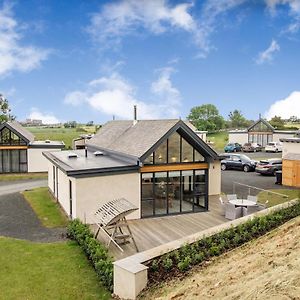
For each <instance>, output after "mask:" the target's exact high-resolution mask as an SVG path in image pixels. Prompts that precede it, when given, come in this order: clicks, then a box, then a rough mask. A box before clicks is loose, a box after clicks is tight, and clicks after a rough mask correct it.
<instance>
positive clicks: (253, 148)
mask: <svg viewBox="0 0 300 300" xmlns="http://www.w3.org/2000/svg"><path fill="white" fill-rule="evenodd" d="M243 151H244V152H258V151H262V146H261V145H260V144H257V143H246V144H244V146H243Z"/></svg>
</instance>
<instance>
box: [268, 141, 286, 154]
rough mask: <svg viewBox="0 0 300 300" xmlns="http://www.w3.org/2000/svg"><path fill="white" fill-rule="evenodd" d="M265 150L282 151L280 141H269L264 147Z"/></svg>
mask: <svg viewBox="0 0 300 300" xmlns="http://www.w3.org/2000/svg"><path fill="white" fill-rule="evenodd" d="M265 151H266V152H282V143H280V142H270V143H268V144H267V145H266V147H265Z"/></svg>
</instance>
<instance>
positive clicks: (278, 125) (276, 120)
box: [269, 116, 285, 129]
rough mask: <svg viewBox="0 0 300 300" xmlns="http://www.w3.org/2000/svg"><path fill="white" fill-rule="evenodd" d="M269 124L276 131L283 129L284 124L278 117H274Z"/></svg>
mask: <svg viewBox="0 0 300 300" xmlns="http://www.w3.org/2000/svg"><path fill="white" fill-rule="evenodd" d="M269 123H270V124H271V125H272V126H273V127H274V128H276V129H284V125H285V122H284V120H282V118H281V117H280V116H274V117H273V118H272V119H271V120H270V121H269Z"/></svg>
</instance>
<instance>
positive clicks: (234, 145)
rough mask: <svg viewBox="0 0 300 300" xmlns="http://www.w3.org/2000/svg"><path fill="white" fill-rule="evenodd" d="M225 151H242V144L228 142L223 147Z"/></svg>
mask: <svg viewBox="0 0 300 300" xmlns="http://www.w3.org/2000/svg"><path fill="white" fill-rule="evenodd" d="M224 151H225V152H239V151H242V145H240V144H239V143H229V144H227V145H226V146H225V148H224Z"/></svg>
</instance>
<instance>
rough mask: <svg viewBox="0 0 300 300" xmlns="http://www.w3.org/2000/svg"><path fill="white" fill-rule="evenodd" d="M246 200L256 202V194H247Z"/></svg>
mask: <svg viewBox="0 0 300 300" xmlns="http://www.w3.org/2000/svg"><path fill="white" fill-rule="evenodd" d="M247 200H249V201H252V202H254V203H257V196H251V195H248V197H247Z"/></svg>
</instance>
